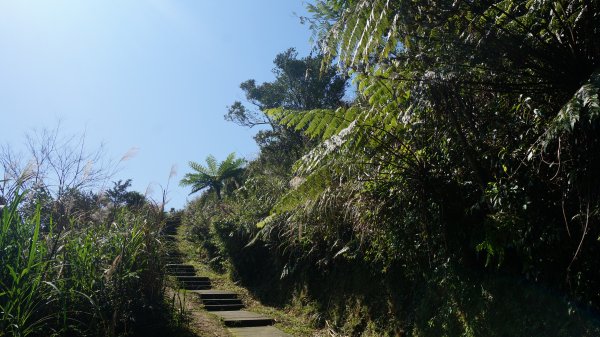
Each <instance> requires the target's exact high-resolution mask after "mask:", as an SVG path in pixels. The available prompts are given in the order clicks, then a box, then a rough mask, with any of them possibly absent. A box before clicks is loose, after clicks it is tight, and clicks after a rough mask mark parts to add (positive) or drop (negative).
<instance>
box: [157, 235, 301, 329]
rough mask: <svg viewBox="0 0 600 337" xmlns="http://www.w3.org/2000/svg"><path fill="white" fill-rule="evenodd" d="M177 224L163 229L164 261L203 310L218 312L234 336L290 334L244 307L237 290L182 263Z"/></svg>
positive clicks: (180, 285)
mask: <svg viewBox="0 0 600 337" xmlns="http://www.w3.org/2000/svg"><path fill="white" fill-rule="evenodd" d="M176 230H177V228H176V225H174V224H167V226H165V229H164V230H163V234H164V236H163V237H164V238H165V240H167V241H168V243H169V248H170V249H169V250H168V251H167V253H166V256H165V261H166V262H167V264H166V265H165V268H166V272H167V275H171V276H173V277H175V279H176V280H177V284H178V286H179V288H180V289H185V290H186V291H187V292H189V293H192V294H195V295H196V296H198V298H199V299H200V302H201V303H202V305H203V308H204V309H205V310H206V311H209V312H211V313H212V314H214V315H216V316H218V317H219V318H220V319H221V322H223V324H224V325H225V326H226V327H227V328H228V329H229V331H230V332H231V333H232V334H233V335H234V336H240V337H258V336H264V337H283V336H286V337H291V335H288V334H286V333H284V332H283V331H281V330H279V329H277V328H276V327H274V326H273V324H274V323H275V320H273V319H272V318H270V317H266V316H263V315H260V314H257V313H254V312H251V311H247V310H243V309H244V308H245V305H244V303H243V302H242V300H241V299H240V298H239V296H238V294H237V293H235V292H231V291H225V290H218V289H214V288H213V287H212V282H211V280H210V278H208V277H205V276H198V275H197V274H196V270H195V268H194V266H192V265H189V264H183V263H182V262H183V255H182V254H181V253H180V252H179V251H178V250H177V247H176V242H177V239H176V237H175V236H174V235H175V234H176Z"/></svg>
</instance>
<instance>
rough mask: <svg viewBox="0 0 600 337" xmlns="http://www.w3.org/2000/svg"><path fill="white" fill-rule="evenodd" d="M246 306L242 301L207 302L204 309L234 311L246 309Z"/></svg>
mask: <svg viewBox="0 0 600 337" xmlns="http://www.w3.org/2000/svg"><path fill="white" fill-rule="evenodd" d="M244 308H245V306H244V305H243V304H241V303H238V304H205V305H204V309H206V310H207V311H232V310H240V309H244Z"/></svg>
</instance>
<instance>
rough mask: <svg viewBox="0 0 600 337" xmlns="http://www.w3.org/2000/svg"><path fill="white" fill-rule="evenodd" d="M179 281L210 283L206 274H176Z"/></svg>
mask: <svg viewBox="0 0 600 337" xmlns="http://www.w3.org/2000/svg"><path fill="white" fill-rule="evenodd" d="M175 278H176V279H177V281H179V282H208V283H210V279H209V278H208V277H206V276H196V275H192V276H183V275H182V276H175Z"/></svg>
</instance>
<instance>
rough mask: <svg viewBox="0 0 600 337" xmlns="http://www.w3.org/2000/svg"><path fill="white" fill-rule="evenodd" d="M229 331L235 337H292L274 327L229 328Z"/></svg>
mask: <svg viewBox="0 0 600 337" xmlns="http://www.w3.org/2000/svg"><path fill="white" fill-rule="evenodd" d="M229 331H230V332H231V334H232V335H233V336H235V337H292V335H288V334H286V333H284V332H283V331H281V330H279V329H277V328H276V327H274V326H257V327H246V328H229Z"/></svg>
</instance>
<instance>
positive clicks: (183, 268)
mask: <svg viewBox="0 0 600 337" xmlns="http://www.w3.org/2000/svg"><path fill="white" fill-rule="evenodd" d="M165 269H167V270H180V271H196V268H194V266H192V265H191V264H182V263H167V264H165Z"/></svg>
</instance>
